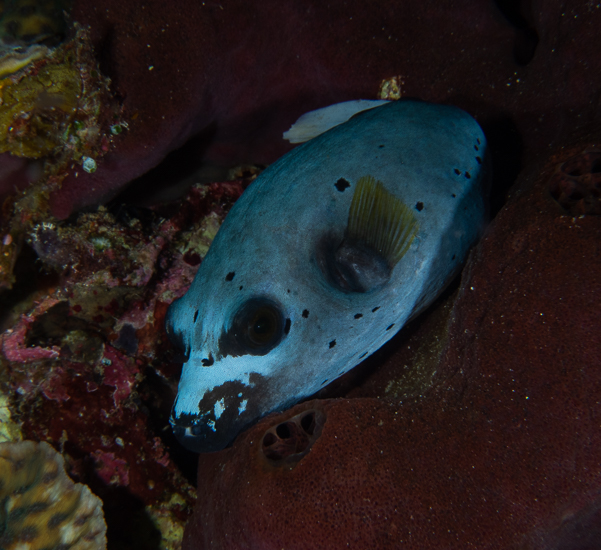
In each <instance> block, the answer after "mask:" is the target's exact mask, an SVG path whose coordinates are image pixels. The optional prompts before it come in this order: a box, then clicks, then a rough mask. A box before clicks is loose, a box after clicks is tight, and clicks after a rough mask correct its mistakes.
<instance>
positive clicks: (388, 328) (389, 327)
mask: <svg viewBox="0 0 601 550" xmlns="http://www.w3.org/2000/svg"><path fill="white" fill-rule="evenodd" d="M393 326H394V323H392V325H388V326H387V327H386V330H390V329H391V328H392V327H393Z"/></svg>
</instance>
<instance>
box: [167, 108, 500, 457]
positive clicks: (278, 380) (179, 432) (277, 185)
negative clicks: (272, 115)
mask: <svg viewBox="0 0 601 550" xmlns="http://www.w3.org/2000/svg"><path fill="white" fill-rule="evenodd" d="M370 107H372V108H369V109H367V110H364V111H362V112H359V113H357V114H355V115H354V116H352V117H351V118H350V119H349V120H348V121H347V122H344V123H342V124H339V125H337V126H335V127H334V128H332V129H330V130H328V131H326V132H325V133H322V134H321V135H319V136H317V137H315V138H314V139H311V140H310V141H308V142H307V143H304V144H302V145H300V146H298V147H297V148H295V149H294V150H292V151H291V152H290V153H288V154H286V155H285V156H284V157H282V158H281V159H279V160H278V161H277V162H275V163H274V164H272V165H271V166H269V167H268V168H267V169H266V170H265V171H264V172H263V173H262V174H261V175H260V176H259V177H258V178H257V179H256V180H255V181H254V182H253V183H252V184H251V185H250V187H249V188H248V189H247V190H246V191H245V193H244V194H243V196H242V197H241V198H240V199H239V200H238V201H237V202H236V204H235V205H234V207H233V208H232V210H231V211H230V213H229V214H228V216H227V217H226V219H225V221H224V223H223V225H222V226H221V228H220V230H219V232H218V233H217V235H216V237H215V239H214V241H213V243H212V245H211V248H210V250H209V252H208V253H207V255H206V257H205V259H204V261H203V262H202V264H201V266H200V268H199V270H198V272H197V274H196V277H195V279H194V281H193V283H192V285H191V286H190V289H189V290H188V292H187V293H186V294H185V295H184V296H183V297H182V298H180V299H179V300H177V301H176V302H174V303H173V304H172V305H171V306H170V309H169V311H168V315H167V330H168V333H169V334H170V336H171V338H172V339H173V340H174V341H175V342H177V343H178V344H179V345H180V346H181V347H182V348H183V349H184V350H185V353H186V356H187V361H186V363H185V364H184V367H183V372H182V376H181V380H180V382H179V388H178V394H177V399H176V402H175V405H174V407H173V411H172V415H171V419H170V421H171V424H172V426H173V429H174V432H175V434H176V436H177V437H178V439H179V440H180V441H181V442H182V443H183V444H184V445H185V446H187V447H188V448H190V449H192V450H194V451H198V452H210V451H216V450H220V449H222V448H224V447H226V446H227V445H228V444H229V443H230V442H232V441H233V439H234V438H235V437H236V435H237V434H238V433H239V432H240V431H242V430H243V429H244V428H245V427H247V426H249V425H250V424H252V423H253V422H255V421H256V420H257V419H258V418H260V417H262V416H264V415H265V414H267V413H270V412H274V411H281V410H284V409H286V408H288V407H290V406H291V405H293V404H294V403H296V402H298V401H299V400H301V399H303V398H305V397H307V396H310V395H311V394H314V393H315V392H317V391H318V390H320V389H321V388H323V387H324V386H325V385H326V384H328V383H329V382H331V381H332V380H334V379H336V378H338V377H339V376H341V375H343V374H344V373H346V372H347V371H348V370H349V369H352V368H353V367H354V366H356V365H357V364H358V363H360V362H361V361H362V360H363V359H365V358H366V357H367V356H369V355H370V354H371V353H373V352H374V351H376V350H377V349H378V348H380V347H381V346H382V345H383V344H384V343H385V342H386V341H388V340H389V339H390V338H391V337H392V336H393V335H394V334H395V333H396V332H398V330H399V329H401V327H402V326H403V325H404V324H405V323H407V321H409V320H410V319H411V318H413V317H415V316H416V315H418V314H419V313H420V312H421V311H423V310H424V309H425V308H426V307H428V305H429V304H431V303H432V301H433V300H434V299H435V298H436V297H437V296H438V295H439V294H440V292H441V291H442V290H443V289H444V288H445V286H446V285H447V283H448V282H449V281H450V280H451V279H452V278H453V276H454V275H456V274H457V272H458V271H459V270H460V269H461V266H462V264H463V262H464V261H465V259H466V256H467V254H468V251H469V249H470V247H472V246H473V245H474V244H475V242H476V241H477V240H478V238H479V236H480V233H481V231H482V228H483V226H484V224H485V221H486V215H487V207H486V202H487V201H486V189H487V180H488V174H489V170H488V164H489V161H488V154H487V146H486V139H485V137H484V134H483V132H482V130H481V128H480V127H479V125H478V123H477V122H476V121H475V120H474V119H473V118H472V117H471V116H470V115H468V114H467V113H466V112H464V111H462V110H460V109H458V108H455V107H450V106H443V105H434V104H430V103H425V102H421V101H409V100H407V101H405V100H401V101H396V102H390V103H386V104H384V105H379V104H378V106H376V107H373V105H371V106H370Z"/></svg>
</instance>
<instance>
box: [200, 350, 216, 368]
mask: <svg viewBox="0 0 601 550" xmlns="http://www.w3.org/2000/svg"><path fill="white" fill-rule="evenodd" d="M214 362H215V359H214V358H213V355H212V354H210V353H209V358H208V359H203V360H202V361H201V363H202V366H203V367H210V366H211V365H212V364H213V363H214Z"/></svg>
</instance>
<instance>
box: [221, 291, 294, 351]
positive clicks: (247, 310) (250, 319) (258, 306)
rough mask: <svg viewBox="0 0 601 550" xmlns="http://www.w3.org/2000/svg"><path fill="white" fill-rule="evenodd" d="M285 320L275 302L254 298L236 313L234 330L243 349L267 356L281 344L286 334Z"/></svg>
mask: <svg viewBox="0 0 601 550" xmlns="http://www.w3.org/2000/svg"><path fill="white" fill-rule="evenodd" d="M283 320H284V316H283V315H282V312H281V310H280V308H279V306H278V305H276V304H275V303H274V302H272V301H271V300H268V299H266V298H253V299H251V300H248V301H247V302H246V303H245V304H243V305H242V307H241V308H240V309H239V310H238V311H237V312H236V315H235V316H234V321H233V323H232V329H233V332H234V334H235V337H236V340H237V342H238V344H239V345H240V346H241V347H243V348H245V349H246V350H247V351H248V352H249V353H251V354H253V355H265V354H266V353H268V352H269V351H271V350H272V349H273V348H274V347H275V346H277V345H278V344H279V343H280V341H281V339H282V336H283V334H284V330H283V328H284V322H283Z"/></svg>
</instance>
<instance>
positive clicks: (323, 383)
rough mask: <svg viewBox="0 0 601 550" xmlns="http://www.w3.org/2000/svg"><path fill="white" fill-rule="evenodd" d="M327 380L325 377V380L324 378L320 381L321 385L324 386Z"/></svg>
mask: <svg viewBox="0 0 601 550" xmlns="http://www.w3.org/2000/svg"><path fill="white" fill-rule="evenodd" d="M327 382H328V379H327V378H326V379H325V380H324V381H323V382H322V383H321V385H322V386H324V385H325V384H327Z"/></svg>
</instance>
